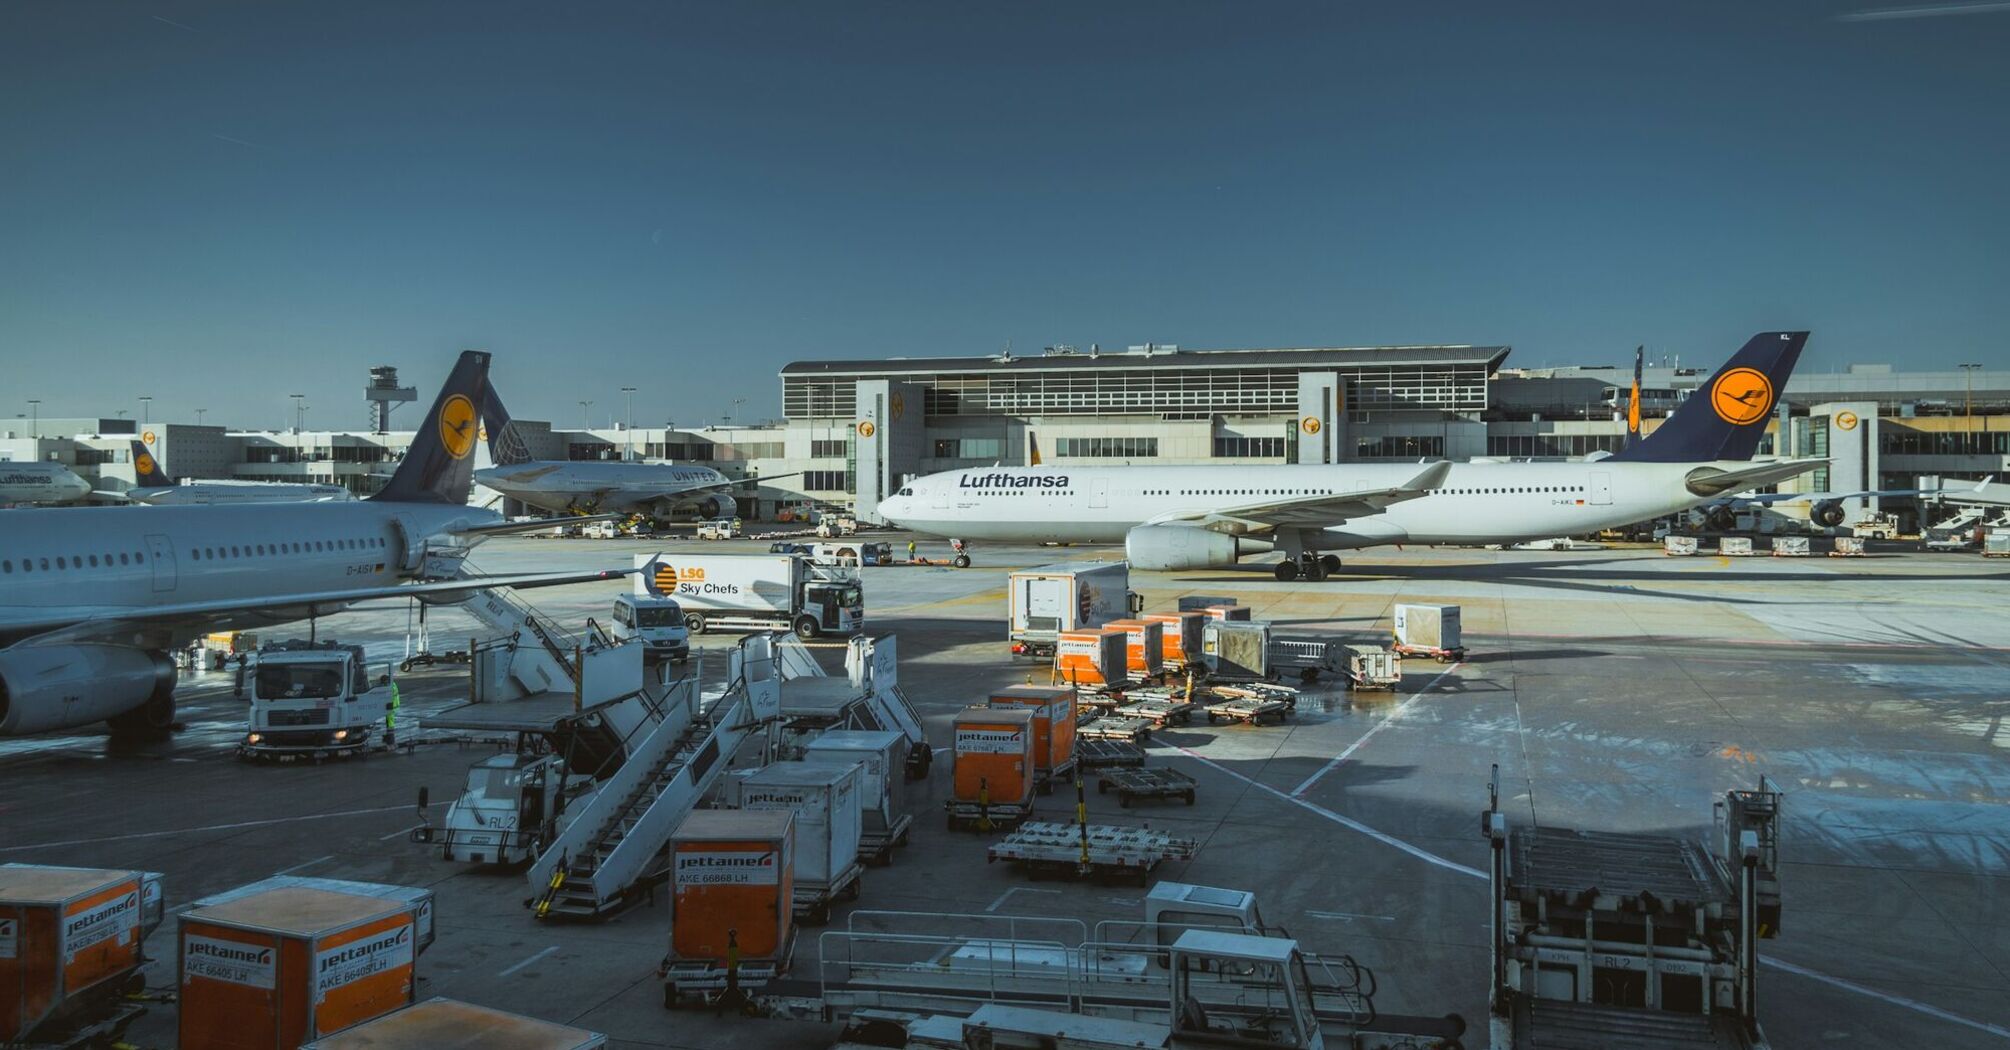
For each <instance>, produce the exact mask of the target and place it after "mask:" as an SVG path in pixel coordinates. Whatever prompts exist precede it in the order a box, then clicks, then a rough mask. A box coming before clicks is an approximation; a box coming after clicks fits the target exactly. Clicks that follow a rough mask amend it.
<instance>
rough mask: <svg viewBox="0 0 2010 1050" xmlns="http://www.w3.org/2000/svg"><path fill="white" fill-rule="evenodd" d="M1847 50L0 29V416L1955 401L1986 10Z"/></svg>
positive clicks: (1578, 8) (1523, 38)
mask: <svg viewBox="0 0 2010 1050" xmlns="http://www.w3.org/2000/svg"><path fill="white" fill-rule="evenodd" d="M1873 6H1876V3H1875V0H1873V2H1869V3H1861V4H1851V3H1840V4H1838V3H1811V2H1801V3H1797V2H1787V0H1780V2H1765V3H1753V2H1750V0H1741V2H1736V3H1725V4H1715V3H1700V2H1698V3H1691V2H1682V3H1665V4H1656V5H1650V4H1643V3H1612V2H1610V0H1599V2H1587V3H1579V4H1544V5H1518V4H1517V5H1504V4H1499V3H1485V4H1472V5H1458V4H1387V3H1384V4H1373V5H1368V4H1339V3H1322V4H1315V5H1308V6H1296V5H1288V4H1278V3H1261V4H1240V3H1222V4H1218V5H1216V4H1209V5H1197V4H1195V5H1189V4H1171V3H1158V2H1153V3H1136V4H1124V3H1101V2H1092V3H1086V4H1085V3H1063V4H1051V5H1049V4H1039V3H1014V4H974V3H949V4H928V3H904V4H849V3H836V2H815V3H802V4H761V5H757V4H725V3H704V4H693V5H684V4H663V3H654V2H651V3H633V4H625V3H600V4H581V5H572V4H549V3H538V4H519V3H481V4H466V3H456V4H430V3H404V2H399V3H389V2H383V3H355V2H345V3H330V4H314V5H307V4H291V3H289V4H271V3H264V2H250V0H247V2H241V3H214V4H192V3H186V2H177V0H166V2H161V3H156V4H136V3H70V2H66V3H16V4H9V5H6V7H5V8H4V10H0V362H4V367H0V414H5V415H14V414H16V413H20V412H24V411H25V410H26V405H25V399H26V398H29V397H40V398H41V399H43V405H42V408H41V411H42V413H43V414H44V415H51V416H53V415H62V414H73V413H75V414H81V413H87V412H104V413H106V414H110V413H111V412H112V411H114V410H115V409H117V408H121V407H123V408H128V409H130V410H133V411H134V412H135V413H136V412H137V402H136V401H135V398H136V396H137V395H139V394H143V393H149V394H152V395H153V396H154V398H155V400H154V402H153V410H152V411H153V415H154V417H155V418H157V419H158V418H168V419H191V418H192V417H193V412H192V410H193V408H194V407H195V406H197V405H201V406H202V407H207V408H208V409H210V415H209V418H210V421H212V422H217V421H225V420H227V421H231V422H241V423H245V424H251V425H271V424H275V423H277V422H279V421H280V420H282V419H285V418H287V417H288V416H289V415H290V412H289V409H288V407H287V406H288V404H289V403H288V402H287V401H286V399H285V395H286V394H287V393H289V392H293V391H304V392H307V393H309V394H310V395H311V397H310V403H311V404H312V406H313V410H312V412H311V413H310V415H309V417H308V418H309V423H310V425H314V424H319V425H320V426H355V425H360V423H361V421H362V418H363V412H362V402H361V398H360V387H361V385H362V382H363V379H364V369H365V368H366V367H367V366H368V365H371V364H377V363H390V364H396V365H399V366H401V367H402V368H403V369H404V370H405V372H406V375H407V377H408V378H409V379H411V380H413V381H416V382H418V383H419V384H420V385H421V386H422V387H424V388H425V389H424V391H423V396H427V397H430V395H431V393H432V384H434V383H437V382H438V380H439V379H440V377H441V376H442V374H443V373H444V370H445V367H446V365H447V363H448V361H449V360H450V359H451V356H452V353H453V351H454V350H456V349H458V348H460V347H464V346H481V347H487V348H490V349H492V350H494V351H496V353H497V355H498V359H497V360H498V365H497V379H498V382H499V383H500V384H501V387H502V389H503V391H504V393H505V394H506V396H507V397H508V400H509V403H510V405H511V408H512V410H513V411H515V412H516V414H518V415H522V416H529V417H544V418H554V419H557V420H559V421H561V422H574V421H577V420H578V418H579V415H580V412H579V408H578V406H577V401H578V400H579V399H582V398H589V399H592V400H594V401H595V402H596V405H595V407H594V409H593V413H594V416H595V417H596V420H597V421H604V420H605V416H606V413H607V412H608V411H609V410H610V409H613V410H614V411H615V412H616V413H617V414H618V413H619V412H620V411H621V410H620V409H619V408H616V407H615V406H617V405H618V404H619V403H620V401H621V395H620V394H619V393H618V392H617V391H618V388H619V387H620V386H622V385H623V384H633V385H636V386H639V387H641V388H642V394H641V397H640V399H639V401H638V404H639V405H642V406H646V409H645V408H638V411H637V417H638V419H637V422H638V423H651V424H654V423H660V422H661V421H662V419H663V418H664V417H665V416H671V417H674V418H675V419H676V420H677V421H678V422H679V423H697V422H702V421H705V420H709V419H716V418H717V417H718V416H719V415H720V414H721V413H722V412H723V411H724V410H726V408H727V406H728V403H729V402H730V401H731V400H732V399H733V398H736V397H746V398H748V402H747V404H746V405H745V406H744V407H743V409H742V410H741V414H742V416H743V417H752V416H757V415H765V414H773V413H774V412H776V411H778V409H779V382H778V381H777V380H776V378H775V371H776V370H777V369H778V368H779V367H780V366H781V365H782V364H784V363H785V362H787V361H790V360H794V359H797V358H811V357H858V356H869V357H876V356H889V355H907V356H929V355H947V354H968V353H988V352H992V351H995V350H996V349H998V348H999V347H1000V346H1002V345H1004V344H1005V343H1006V342H1007V341H1008V340H1009V341H1010V342H1011V344H1012V345H1013V347H1014V348H1016V349H1018V350H1021V351H1034V350H1037V348H1039V347H1040V346H1042V345H1045V344H1048V343H1054V342H1067V343H1073V344H1077V345H1080V346H1084V347H1086V346H1087V345H1088V344H1090V343H1094V342H1100V343H1102V344H1103V345H1105V346H1116V345H1123V344H1127V343H1135V342H1143V341H1146V340H1155V341H1159V342H1176V343H1180V344H1182V345H1185V346H1190V347H1209V346H1292V345H1329V344H1372V343H1426V342H1473V343H1508V344H1512V345H1513V346H1515V348H1516V350H1515V354H1514V356H1513V358H1511V363H1518V364H1524V365H1537V364H1542V363H1544V362H1548V363H1551V364H1561V363H1566V362H1569V363H1579V362H1581V363H1618V362H1620V361H1622V360H1624V359H1625V358H1627V357H1629V356H1630V351H1631V348H1632V347H1633V346H1634V345H1635V344H1637V343H1646V344H1648V345H1649V346H1650V347H1651V348H1653V349H1654V350H1656V351H1665V352H1669V353H1681V354H1682V355H1683V356H1684V360H1685V363H1686V362H1692V361H1693V362H1696V363H1699V364H1714V363H1716V362H1718V361H1721V360H1722V358H1723V357H1724V356H1726V355H1727V354H1728V353H1729V352H1730V351H1731V350H1733V349H1735V348H1736V346H1737V345H1738V344H1739V343H1740V342H1742V341H1743V339H1744V338H1745V337H1746V336H1747V335H1749V334H1750V333H1751V332H1753V331H1756V330H1758V329H1761V328H1772V327H1808V328H1812V329H1814V330H1815V336H1814V339H1813V341H1812V342H1811V344H1810V347H1809V352H1808V355H1807V357H1806V358H1804V359H1803V363H1802V367H1803V368H1806V369H1823V368H1833V367H1839V366H1841V365H1842V364H1845V363H1847V362H1850V361H1890V362H1894V363H1898V364H1901V365H1904V366H1909V367H1928V366H1935V365H1947V364H1951V363H1953V362H1956V361H1970V360H1973V361H1985V362H1990V363H1992V364H1995V365H2002V364H2004V363H2005V358H2006V353H2005V346H2006V343H2005V338H2004V333H2005V331H2006V329H2010V193H2006V186H2010V62H2006V58H2005V56H2006V55H2010V12H2006V11H1998V12H1995V13H1978V14H1967V15H1958V16H1949V17H1917V18H1874V19H1867V20H1853V19H1850V18H1847V17H1841V16H1846V15H1847V14H1848V13H1849V12H1851V11H1856V10H1861V9H1863V8H1869V7H1873ZM1995 6H1998V7H2001V6H2002V5H1995Z"/></svg>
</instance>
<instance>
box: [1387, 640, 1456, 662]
mask: <svg viewBox="0 0 2010 1050" xmlns="http://www.w3.org/2000/svg"><path fill="white" fill-rule="evenodd" d="M1389 649H1390V651H1391V652H1396V653H1401V654H1402V655H1404V656H1428V657H1430V658H1431V659H1433V660H1436V661H1437V662H1439V663H1441V664H1449V663H1457V662H1458V661H1460V660H1463V659H1465V658H1466V647H1465V646H1463V645H1461V646H1458V647H1457V648H1453V649H1440V648H1438V647H1437V646H1435V645H1405V644H1403V643H1402V642H1397V643H1396V644H1394V645H1392V646H1390V647H1389Z"/></svg>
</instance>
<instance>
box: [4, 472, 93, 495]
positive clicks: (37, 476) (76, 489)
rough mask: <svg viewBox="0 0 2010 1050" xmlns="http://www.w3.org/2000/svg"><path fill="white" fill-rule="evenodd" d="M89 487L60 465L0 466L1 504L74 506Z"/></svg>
mask: <svg viewBox="0 0 2010 1050" xmlns="http://www.w3.org/2000/svg"><path fill="white" fill-rule="evenodd" d="M90 494H91V483H90V482H88V481H85V480H84V479H83V478H80V477H78V476H77V474H76V472H75V471H72V470H71V469H70V468H68V467H65V466H63V465H62V464H60V463H14V462H5V463H0V504H8V503H75V502H77V501H78V500H81V499H83V498H84V497H85V496H88V495H90Z"/></svg>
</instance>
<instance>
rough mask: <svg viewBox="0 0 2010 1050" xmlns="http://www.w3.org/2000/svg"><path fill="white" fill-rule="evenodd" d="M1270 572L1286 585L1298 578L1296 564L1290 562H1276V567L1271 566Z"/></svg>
mask: <svg viewBox="0 0 2010 1050" xmlns="http://www.w3.org/2000/svg"><path fill="white" fill-rule="evenodd" d="M1270 571H1271V572H1272V573H1273V574H1275V575H1276V577H1277V578H1278V579H1280V580H1283V581H1284V582H1286V583H1290V582H1291V581H1292V580H1295V579H1297V578H1298V563H1297V562H1290V561H1281V562H1278V563H1277V564H1276V565H1274V566H1272V567H1271V570H1270Z"/></svg>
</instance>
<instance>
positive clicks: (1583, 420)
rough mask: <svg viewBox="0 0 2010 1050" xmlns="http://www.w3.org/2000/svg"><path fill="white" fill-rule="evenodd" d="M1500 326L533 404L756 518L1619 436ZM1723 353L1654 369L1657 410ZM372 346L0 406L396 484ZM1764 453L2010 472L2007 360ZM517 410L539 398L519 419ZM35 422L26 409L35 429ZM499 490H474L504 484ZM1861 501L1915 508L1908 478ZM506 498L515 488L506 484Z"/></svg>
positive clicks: (1804, 481) (1928, 377)
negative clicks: (567, 416) (727, 493)
mask: <svg viewBox="0 0 2010 1050" xmlns="http://www.w3.org/2000/svg"><path fill="white" fill-rule="evenodd" d="M1510 352H1511V351H1510V348H1509V347H1506V346H1390V347H1323V348H1280V349H1246V350H1191V349H1183V348H1180V347H1176V346H1164V345H1154V344H1145V345H1139V346H1132V347H1128V348H1126V349H1124V350H1121V351H1104V350H1102V349H1100V348H1095V347H1092V348H1090V349H1088V350H1085V351H1084V350H1076V349H1074V348H1070V347H1065V346H1057V347H1052V348H1049V349H1048V350H1047V351H1046V352H1044V353H1040V354H1033V355H1020V356H1015V355H1012V354H998V355H993V356H987V357H944V358H892V359H887V360H876V361H873V360H860V361H798V362H795V363H792V364H790V365H788V366H786V367H784V368H783V369H782V371H781V375H780V378H781V403H782V418H781V419H780V420H777V421H770V422H765V423H760V424H754V425H741V426H718V427H683V428H678V427H658V428H637V429H634V430H632V431H631V430H627V429H624V428H621V427H618V426H615V427H609V428H605V429H601V428H582V429H567V428H563V427H558V426H553V425H550V424H537V423H529V424H527V425H525V426H524V427H523V429H524V432H525V436H526V438H527V439H528V440H529V442H530V444H531V445H532V451H533V453H534V454H535V455H537V456H538V457H540V458H553V459H559V458H565V459H574V460H595V459H622V458H637V459H647V460H673V461H680V462H695V463H702V464H705V465H707V466H711V467H714V468H716V469H718V470H719V471H721V472H722V473H724V474H726V475H727V476H728V477H736V478H773V479H775V480H773V481H772V482H763V483H761V484H759V485H758V487H757V489H756V491H755V494H754V495H751V496H748V497H746V498H744V499H742V500H741V501H740V504H739V507H738V510H739V513H740V514H741V515H742V516H743V517H747V518H749V519H769V518H773V517H776V516H777V515H778V514H780V513H783V512H794V511H800V510H803V509H807V508H821V509H844V510H852V511H855V512H857V513H858V514H860V515H861V516H862V517H865V518H868V519H870V518H871V516H872V513H873V510H874V508H875V507H877V505H878V503H879V501H880V500H881V499H882V498H884V497H885V496H886V495H888V494H890V493H892V492H893V491H895V490H896V489H897V488H898V487H899V485H900V483H901V482H902V481H903V480H904V479H906V478H908V477H912V476H916V475H921V474H927V473H932V472H935V471H941V470H951V469H957V468H964V467H982V466H991V465H994V464H1002V465H1007V466H1017V465H1026V464H1029V463H1031V462H1033V460H1034V458H1035V457H1036V456H1037V457H1038V458H1039V460H1040V461H1041V462H1043V463H1047V464H1053V465H1067V464H1089V463H1095V464H1120V463H1140V464H1142V463H1153V464H1183V463H1195V464H1198V463H1216V464H1220V463H1228V464H1233V463H1266V464H1269V463H1337V462H1347V461H1357V460H1383V461H1389V460H1415V459H1437V458H1453V459H1474V458H1482V457H1491V458H1498V459H1525V458H1561V457H1575V456H1585V455H1591V454H1596V453H1600V452H1610V451H1615V450H1617V449H1619V448H1620V447H1622V446H1623V444H1624V441H1625V425H1624V423H1623V419H1624V416H1625V413H1626V402H1627V399H1628V397H1629V390H1630V386H1631V381H1632V372H1631V369H1629V368H1619V367H1606V368H1600V367H1563V368H1535V369H1527V368H1516V367H1511V366H1510V365H1509V364H1508V358H1509V356H1510ZM1711 371H1712V368H1710V367H1700V368H1681V367H1668V366H1660V367H1651V368H1648V369H1646V370H1645V373H1644V375H1643V384H1642V398H1641V407H1642V414H1643V416H1645V417H1646V424H1645V425H1646V427H1647V429H1648V430H1649V431H1650V432H1651V431H1652V429H1653V427H1654V426H1656V425H1657V424H1658V422H1659V420H1660V419H1661V418H1664V417H1665V416H1666V415H1667V414H1668V413H1669V412H1672V411H1673V410H1674V409H1675V408H1676V407H1677V406H1678V405H1680V404H1681V403H1682V401H1683V400H1684V399H1685V398H1687V397H1688V396H1689V395H1690V394H1691V393H1692V392H1693V391H1694V390H1695V389H1696V388H1697V387H1698V386H1699V385H1700V384H1701V383H1702V382H1703V381H1704V380H1705V379H1707V378H1708V376H1709V374H1710V372H1711ZM396 383H397V378H396V372H395V370H393V369H385V368H379V369H373V370H372V371H371V375H370V381H369V385H368V386H367V387H366V390H365V395H366V398H367V402H368V403H367V413H366V414H364V413H359V416H360V417H361V418H363V419H365V420H366V421H367V425H366V426H364V427H362V428H359V429H356V430H306V429H298V430H279V431H271V430H264V431H261V430H246V429H237V428H232V427H228V426H203V425H192V424H186V423H136V422H135V421H133V420H130V419H88V418H87V419H64V420H56V419H42V420H30V419H14V420H0V459H31V458H32V459H51V460H57V461H60V462H64V463H66V464H68V465H70V466H71V467H72V468H73V469H75V470H76V471H77V472H78V473H79V474H81V475H83V476H84V477H85V478H87V479H89V480H91V481H93V482H94V484H96V485H97V486H98V487H100V488H107V489H118V488H123V487H126V486H129V485H130V484H131V483H132V467H131V465H130V462H129V460H130V447H131V445H130V443H131V441H132V440H133V439H134V438H135V437H144V438H145V439H146V440H147V441H148V444H149V447H150V448H152V449H153V451H154V453H155V455H156V458H158V459H160V460H161V461H162V462H163V463H164V464H165V465H166V467H167V469H168V470H169V471H170V472H172V473H174V474H176V475H178V476H182V477H192V478H235V479H242V480H264V481H293V482H321V483H335V484H341V485H345V486H347V487H349V488H350V489H351V490H353V491H355V492H357V493H358V494H368V493H370V492H372V491H375V489H376V488H378V487H379V486H381V485H382V483H383V480H384V479H385V478H387V477H388V476H389V474H390V472H391V469H392V467H393V465H395V462H396V461H397V460H398V459H399V458H401V457H402V456H403V454H404V449H405V447H406V445H407V444H408V443H409V441H410V438H411V433H410V432H409V431H401V430H395V429H392V428H391V427H390V407H392V406H393V405H394V404H396V403H399V402H402V401H405V400H410V398H411V396H412V392H411V389H410V388H398V387H397V386H396ZM1777 413H1778V415H1777V419H1776V421H1775V426H1774V428H1773V433H1772V434H1771V435H1770V436H1769V439H1768V441H1767V443H1766V444H1765V445H1764V446H1762V447H1761V450H1760V451H1761V454H1762V455H1788V456H1822V457H1827V458H1830V459H1831V460H1832V461H1833V462H1832V464H1831V465H1830V466H1829V467H1827V468H1823V469H1821V470H1817V471H1815V472H1813V473H1811V474H1809V475H1807V476H1806V477H1804V478H1801V479H1797V483H1796V484H1794V485H1790V486H1787V487H1789V488H1792V489H1793V490H1795V491H1830V492H1851V491H1857V490H1863V489H1878V488H1887V489H1903V488H1912V487H1915V486H1918V485H1919V484H1920V481H1921V479H1922V478H1927V479H1934V478H1939V479H1945V480H1947V481H1949V482H1953V481H1957V480H1962V479H1967V480H1977V479H1980V478H1983V477H1985V476H1989V475H1996V476H1998V477H1999V478H2010V370H2004V369H1995V370H1985V369H1980V368H1976V367H1966V368H1962V369H1958V370H1956V371H1952V372H1901V371H1896V370H1894V369H1892V368H1891V367H1890V366H1886V365H1854V366H1851V367H1850V368H1849V369H1848V370H1846V371H1843V372H1834V373H1808V372H1799V373H1796V374H1795V376H1794V377H1793V378H1792V379H1791V380H1790V381H1789V383H1788V385H1787V389H1786V392H1785V395H1784V397H1783V398H1782V400H1781V403H1780V405H1779V408H1778V410H1777ZM519 423H520V424H526V423H527V421H523V420H519ZM31 430H32V431H33V433H30V431H31ZM493 497H494V494H493V493H482V492H478V493H477V495H476V499H477V500H478V501H481V502H487V501H488V500H489V499H492V498H493ZM1869 504H1870V501H1859V504H1858V505H1857V506H1855V507H1853V508H1851V512H1852V514H1855V513H1860V512H1862V511H1863V510H1876V509H1889V510H1903V509H1909V508H1908V507H1907V506H1906V505H1905V501H1902V500H1901V501H1897V503H1896V504H1894V505H1891V506H1887V507H1884V508H1879V507H1876V506H1871V505H1869ZM506 509H508V510H510V511H511V512H516V511H519V510H521V508H506Z"/></svg>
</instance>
